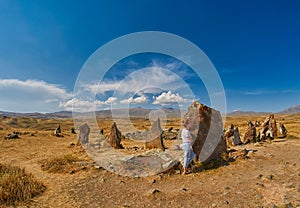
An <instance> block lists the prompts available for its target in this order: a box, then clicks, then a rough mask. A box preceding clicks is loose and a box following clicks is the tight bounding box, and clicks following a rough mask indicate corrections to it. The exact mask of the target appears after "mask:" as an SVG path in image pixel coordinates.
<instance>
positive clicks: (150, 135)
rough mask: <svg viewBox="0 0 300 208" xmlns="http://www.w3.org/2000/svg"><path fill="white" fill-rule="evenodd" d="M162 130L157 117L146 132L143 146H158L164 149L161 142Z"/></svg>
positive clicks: (149, 147)
mask: <svg viewBox="0 0 300 208" xmlns="http://www.w3.org/2000/svg"><path fill="white" fill-rule="evenodd" d="M162 132H163V130H162V128H161V125H160V119H159V118H158V119H157V120H156V121H155V122H153V124H152V125H151V127H150V129H149V131H147V133H146V142H145V148H146V149H152V148H158V149H161V150H163V151H164V150H165V146H164V143H163V138H162Z"/></svg>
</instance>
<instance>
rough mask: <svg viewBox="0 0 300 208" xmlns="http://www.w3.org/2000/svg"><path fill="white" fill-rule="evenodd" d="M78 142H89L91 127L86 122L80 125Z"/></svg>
mask: <svg viewBox="0 0 300 208" xmlns="http://www.w3.org/2000/svg"><path fill="white" fill-rule="evenodd" d="M79 131H80V133H79V135H78V143H80V144H86V143H88V142H89V134H90V127H89V126H88V125H87V124H86V123H85V124H83V125H81V126H80V127H79Z"/></svg>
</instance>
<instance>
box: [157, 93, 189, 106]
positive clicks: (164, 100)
mask: <svg viewBox="0 0 300 208" xmlns="http://www.w3.org/2000/svg"><path fill="white" fill-rule="evenodd" d="M186 102H190V100H188V99H184V98H183V97H181V96H180V95H179V94H178V93H176V94H173V93H172V92H171V91H168V92H163V93H162V94H160V95H159V96H157V97H154V101H153V104H161V105H168V104H174V103H186Z"/></svg>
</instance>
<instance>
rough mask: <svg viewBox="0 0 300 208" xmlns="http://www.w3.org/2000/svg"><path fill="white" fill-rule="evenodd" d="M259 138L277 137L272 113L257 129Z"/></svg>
mask: <svg viewBox="0 0 300 208" xmlns="http://www.w3.org/2000/svg"><path fill="white" fill-rule="evenodd" d="M259 133H260V137H261V140H265V139H267V138H270V139H274V138H276V137H277V126H276V120H275V117H274V114H271V115H269V116H268V117H267V118H266V119H265V121H264V122H263V124H262V128H261V129H260V131H259Z"/></svg>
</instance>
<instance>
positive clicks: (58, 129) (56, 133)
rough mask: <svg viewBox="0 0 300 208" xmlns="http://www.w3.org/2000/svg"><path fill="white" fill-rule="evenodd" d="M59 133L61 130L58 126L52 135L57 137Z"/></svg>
mask: <svg viewBox="0 0 300 208" xmlns="http://www.w3.org/2000/svg"><path fill="white" fill-rule="evenodd" d="M60 133H61V128H60V125H58V127H57V128H56V129H55V131H54V135H55V136H57V137H59V136H60Z"/></svg>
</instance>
